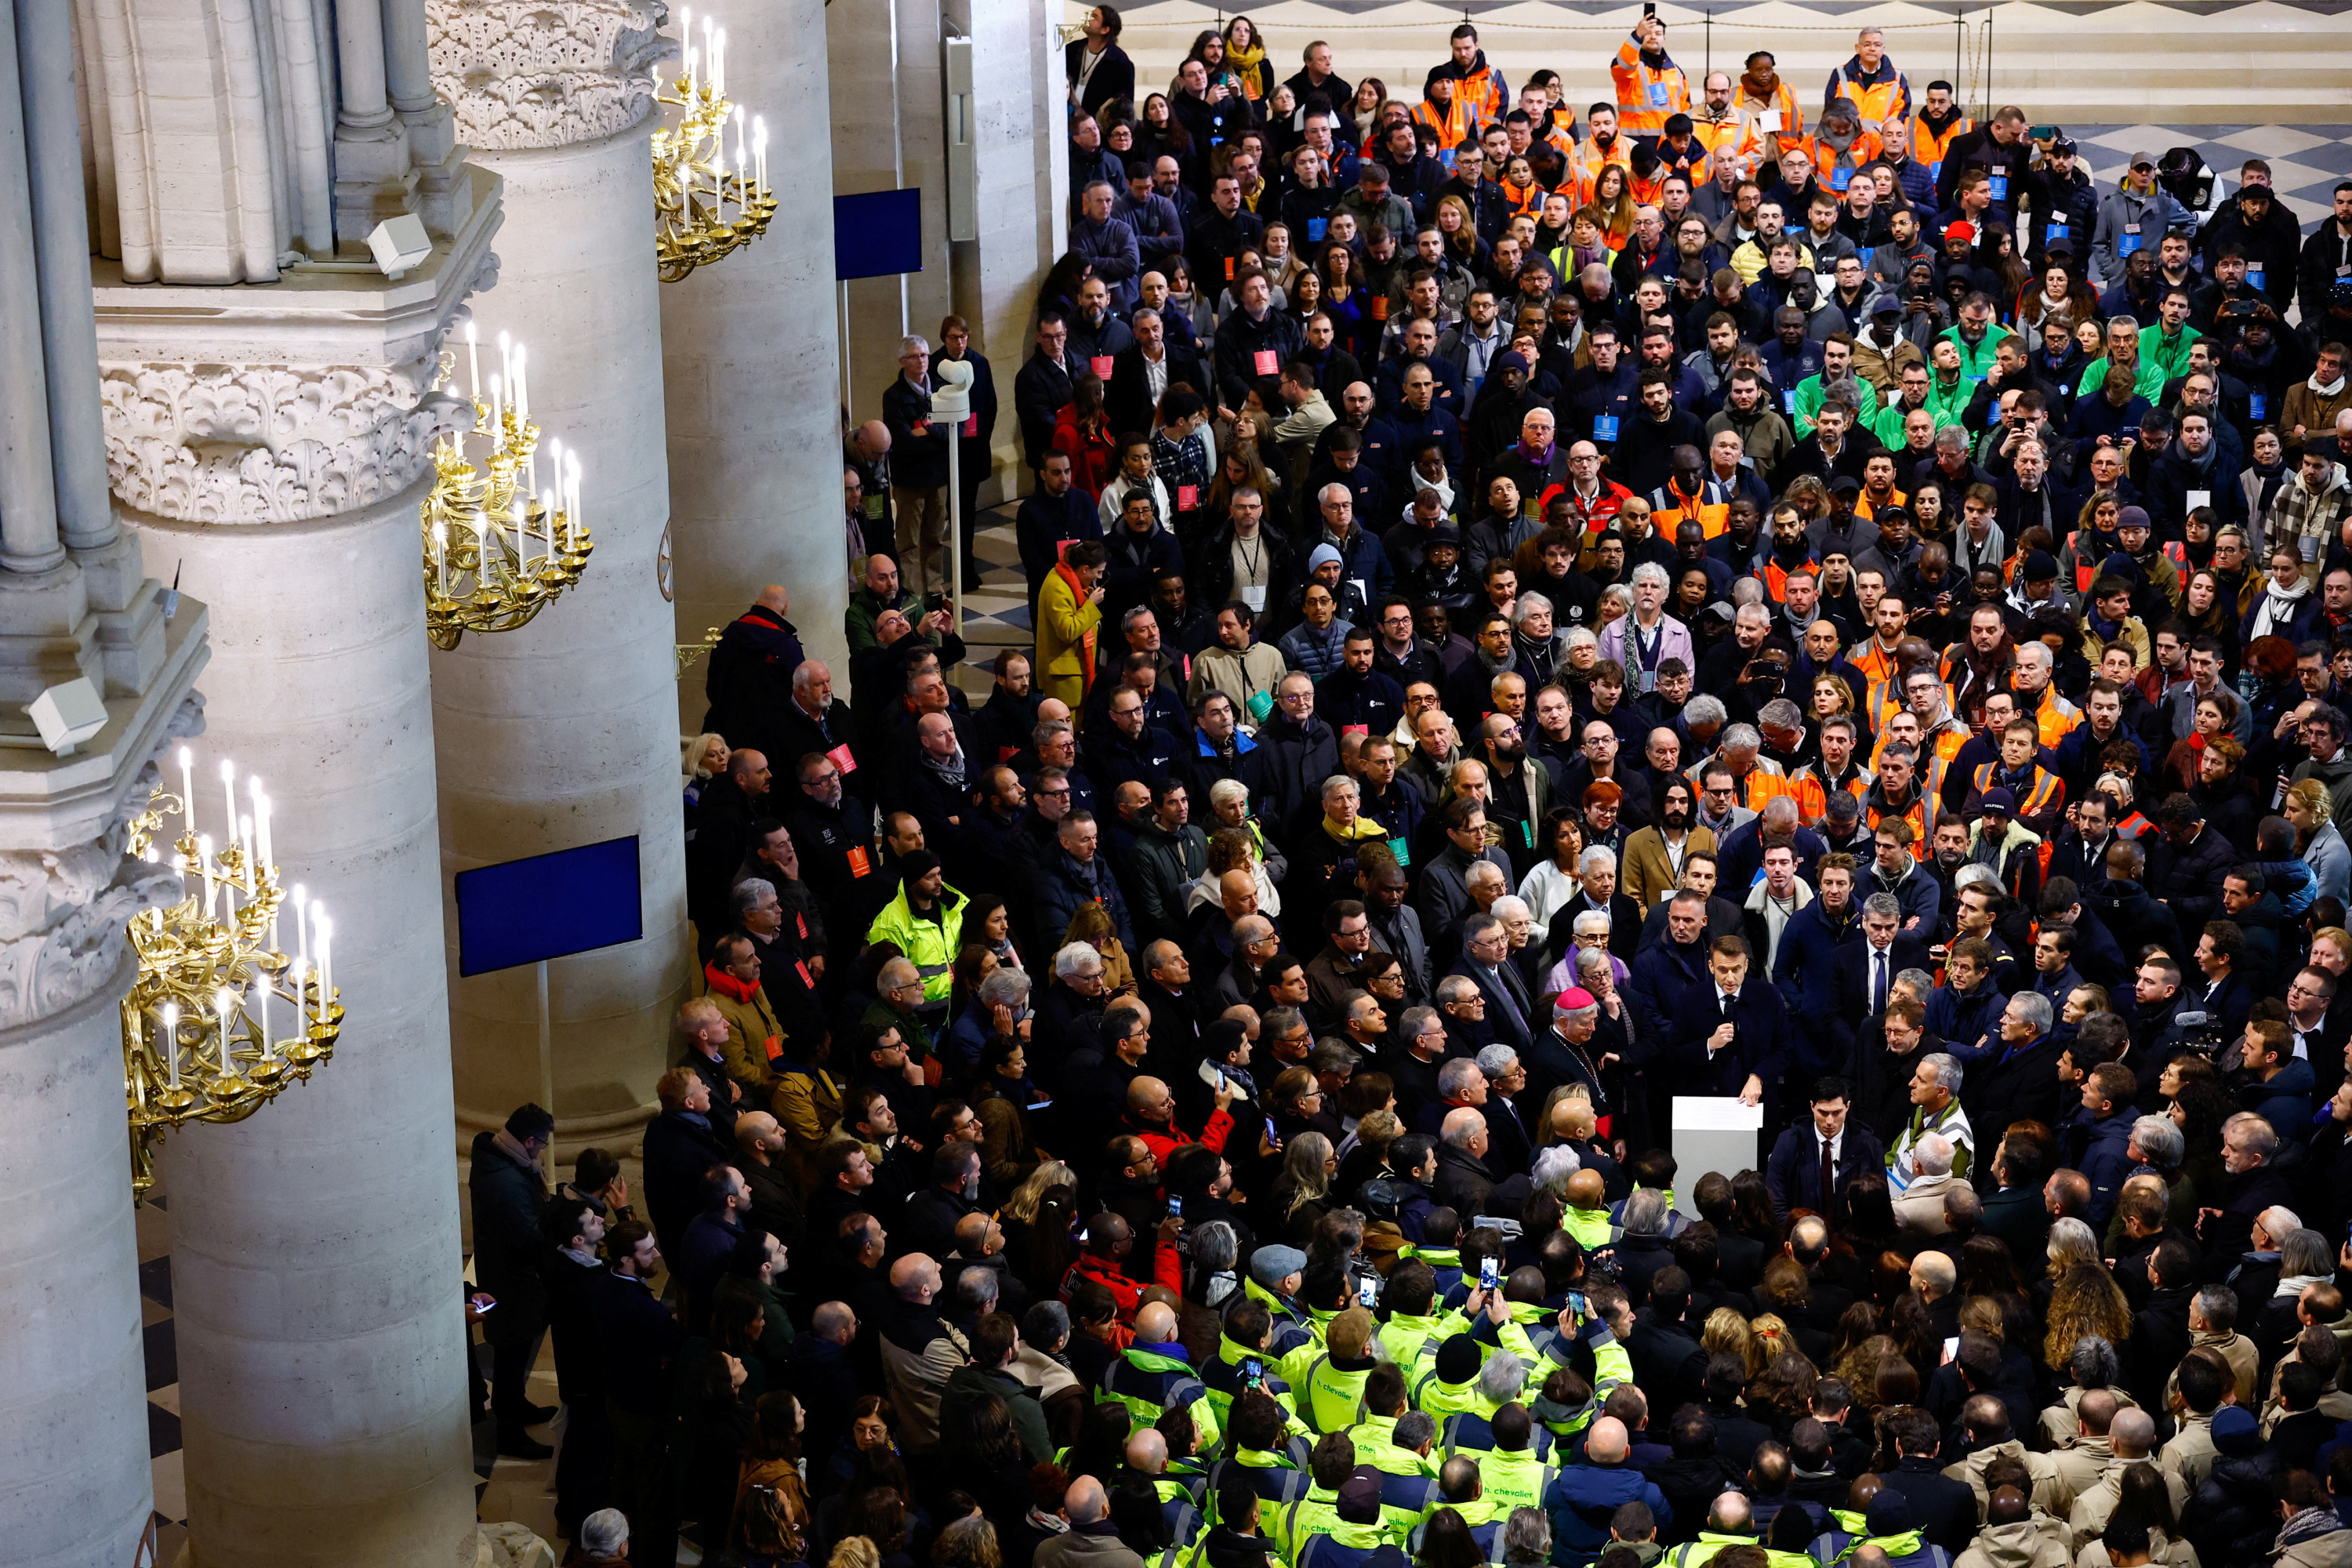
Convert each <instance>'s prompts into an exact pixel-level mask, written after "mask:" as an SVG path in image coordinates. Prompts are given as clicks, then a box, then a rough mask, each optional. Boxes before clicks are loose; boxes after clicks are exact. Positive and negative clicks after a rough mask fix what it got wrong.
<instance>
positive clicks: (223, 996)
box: [213, 985, 236, 1073]
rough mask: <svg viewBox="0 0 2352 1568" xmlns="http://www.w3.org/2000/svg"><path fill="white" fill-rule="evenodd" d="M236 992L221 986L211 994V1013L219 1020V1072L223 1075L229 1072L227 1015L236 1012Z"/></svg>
mask: <svg viewBox="0 0 2352 1568" xmlns="http://www.w3.org/2000/svg"><path fill="white" fill-rule="evenodd" d="M213 1011H214V1013H215V1016H217V1017H218V1019H219V1021H220V1065H221V1071H222V1072H224V1073H226V1072H227V1071H229V1070H230V1069H229V1065H228V1063H229V1055H228V1052H229V1042H228V1026H229V1015H230V1014H231V1013H233V1012H234V1011H236V992H234V991H232V990H230V989H229V988H228V987H227V986H226V985H224V986H222V987H221V988H220V989H219V990H218V991H215V992H214V993H213Z"/></svg>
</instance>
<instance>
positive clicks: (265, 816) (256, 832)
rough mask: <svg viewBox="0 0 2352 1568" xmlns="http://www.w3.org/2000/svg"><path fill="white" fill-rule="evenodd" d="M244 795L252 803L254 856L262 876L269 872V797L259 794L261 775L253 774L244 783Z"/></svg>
mask: <svg viewBox="0 0 2352 1568" xmlns="http://www.w3.org/2000/svg"><path fill="white" fill-rule="evenodd" d="M245 791H246V794H247V795H248V796H250V797H251V798H252V801H253V845H254V849H253V852H254V854H255V855H256V856H257V857H258V858H259V859H260V863H261V872H262V875H264V876H267V875H268V872H269V866H270V859H269V797H268V795H264V794H262V793H261V775H260V774H259V773H256V774H254V775H253V776H252V777H251V778H249V779H247V780H246V781H245Z"/></svg>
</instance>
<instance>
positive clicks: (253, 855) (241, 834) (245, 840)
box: [236, 816, 260, 899]
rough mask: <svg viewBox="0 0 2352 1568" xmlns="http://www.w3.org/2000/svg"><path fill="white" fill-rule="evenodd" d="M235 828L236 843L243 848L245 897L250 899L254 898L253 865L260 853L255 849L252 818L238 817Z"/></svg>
mask: <svg viewBox="0 0 2352 1568" xmlns="http://www.w3.org/2000/svg"><path fill="white" fill-rule="evenodd" d="M236 827H237V838H238V841H239V842H240V843H242V844H243V845H244V846H245V896H246V897H247V898H248V899H250V898H252V897H254V896H255V894H254V887H253V863H254V861H255V860H257V859H258V858H260V851H259V850H258V849H257V848H256V847H255V840H254V837H253V818H252V817H250V816H240V817H238V818H237V819H236Z"/></svg>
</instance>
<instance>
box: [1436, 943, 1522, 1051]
mask: <svg viewBox="0 0 2352 1568" xmlns="http://www.w3.org/2000/svg"><path fill="white" fill-rule="evenodd" d="M1462 930H1463V940H1462V958H1461V961H1460V962H1459V963H1455V964H1454V973H1456V974H1459V975H1461V976H1462V977H1463V978H1464V979H1465V980H1468V981H1469V982H1470V983H1471V984H1474V985H1475V986H1477V987H1478V994H1480V995H1482V996H1484V997H1485V998H1486V1026H1487V1027H1488V1028H1490V1029H1492V1030H1493V1031H1494V1036H1495V1039H1496V1042H1497V1043H1499V1044H1502V1045H1506V1046H1508V1047H1511V1049H1512V1050H1514V1051H1524V1050H1526V1049H1528V1047H1531V1046H1533V1045H1534V1044H1535V1028H1534V1026H1533V1025H1532V1023H1531V1022H1530V1020H1531V1019H1533V1018H1534V1016H1535V1004H1534V1001H1533V1000H1532V999H1531V998H1530V997H1529V996H1528V985H1527V982H1526V981H1525V980H1523V979H1521V978H1520V976H1519V973H1518V971H1517V970H1516V969H1514V968H1513V967H1512V966H1511V963H1510V953H1511V938H1510V933H1509V932H1508V931H1507V930H1506V929H1505V928H1504V925H1503V922H1502V921H1499V920H1497V919H1496V918H1495V917H1494V916H1493V915H1473V916H1471V917H1470V919H1468V920H1466V921H1464V922H1463V923H1462Z"/></svg>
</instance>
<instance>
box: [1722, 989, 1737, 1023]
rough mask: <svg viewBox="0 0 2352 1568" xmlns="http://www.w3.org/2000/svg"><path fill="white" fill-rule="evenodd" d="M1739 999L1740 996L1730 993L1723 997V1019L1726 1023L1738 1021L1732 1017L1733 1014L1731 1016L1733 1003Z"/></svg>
mask: <svg viewBox="0 0 2352 1568" xmlns="http://www.w3.org/2000/svg"><path fill="white" fill-rule="evenodd" d="M1737 1001H1738V997H1736V996H1732V995H1729V994H1726V995H1725V996H1724V998H1723V1021H1724V1022H1725V1023H1727V1024H1729V1023H1734V1022H1736V1021H1737V1020H1735V1019H1734V1018H1733V1017H1732V1016H1731V1008H1732V1004H1733V1003H1735V1002H1737Z"/></svg>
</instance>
